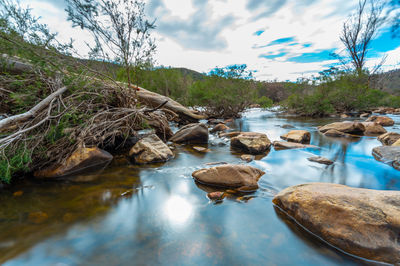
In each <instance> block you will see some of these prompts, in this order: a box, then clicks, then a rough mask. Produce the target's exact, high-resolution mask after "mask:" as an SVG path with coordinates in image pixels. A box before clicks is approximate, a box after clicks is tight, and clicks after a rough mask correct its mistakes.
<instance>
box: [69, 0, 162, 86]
mask: <svg viewBox="0 0 400 266" xmlns="http://www.w3.org/2000/svg"><path fill="white" fill-rule="evenodd" d="M66 2H67V9H66V11H67V13H68V20H70V21H72V23H73V26H74V27H80V28H81V29H87V30H88V31H89V32H90V33H91V34H92V36H93V38H94V41H95V45H94V46H90V48H91V51H90V56H91V58H98V59H99V58H101V59H103V60H106V61H116V62H118V63H120V64H121V65H122V66H123V67H124V68H125V71H126V74H127V78H128V85H129V86H131V85H132V84H133V82H134V80H133V79H132V73H133V75H134V76H135V73H136V72H135V69H136V67H137V66H139V65H141V64H142V63H144V62H146V61H149V60H151V57H152V54H153V53H154V51H155V49H156V46H155V44H154V40H153V39H152V38H151V36H150V30H151V29H154V28H155V23H154V22H150V21H149V20H147V19H146V15H145V13H144V6H145V3H144V2H143V1H141V0H112V1H111V0H66ZM133 78H134V79H135V77H133Z"/></svg>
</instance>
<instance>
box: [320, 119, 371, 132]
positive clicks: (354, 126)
mask: <svg viewBox="0 0 400 266" xmlns="http://www.w3.org/2000/svg"><path fill="white" fill-rule="evenodd" d="M318 130H319V131H320V132H321V133H326V132H327V131H329V130H337V131H339V132H342V133H348V134H354V135H363V134H364V131H365V126H364V125H363V124H362V123H360V122H350V121H344V122H335V123H331V124H328V125H325V126H322V127H319V128H318Z"/></svg>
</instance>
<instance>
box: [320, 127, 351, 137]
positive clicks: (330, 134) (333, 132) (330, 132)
mask: <svg viewBox="0 0 400 266" xmlns="http://www.w3.org/2000/svg"><path fill="white" fill-rule="evenodd" d="M324 135H325V136H327V137H334V138H346V137H350V136H351V135H350V134H347V133H343V132H340V131H337V130H336V129H329V130H328V131H326V132H325V133H324Z"/></svg>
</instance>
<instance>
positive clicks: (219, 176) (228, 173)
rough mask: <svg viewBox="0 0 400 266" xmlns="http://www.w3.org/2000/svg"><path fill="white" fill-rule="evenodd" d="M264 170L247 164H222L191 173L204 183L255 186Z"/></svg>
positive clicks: (226, 185) (227, 185) (235, 186)
mask: <svg viewBox="0 0 400 266" xmlns="http://www.w3.org/2000/svg"><path fill="white" fill-rule="evenodd" d="M264 174H265V172H263V171H261V170H260V169H257V168H254V167H251V166H248V165H234V164H224V165H219V166H215V167H212V168H204V169H200V170H197V171H194V172H193V173H192V176H193V178H194V179H195V180H196V181H197V182H199V183H203V184H206V185H214V186H222V187H232V188H239V187H244V186H246V187H255V186H257V182H258V180H259V179H260V177H261V176H262V175H264Z"/></svg>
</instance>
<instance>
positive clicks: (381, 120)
mask: <svg viewBox="0 0 400 266" xmlns="http://www.w3.org/2000/svg"><path fill="white" fill-rule="evenodd" d="M366 121H367V122H375V123H378V124H379V125H381V126H383V127H389V126H393V125H394V121H393V119H391V118H390V117H387V116H376V115H374V116H371V117H369V118H368V119H367V120H366Z"/></svg>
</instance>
